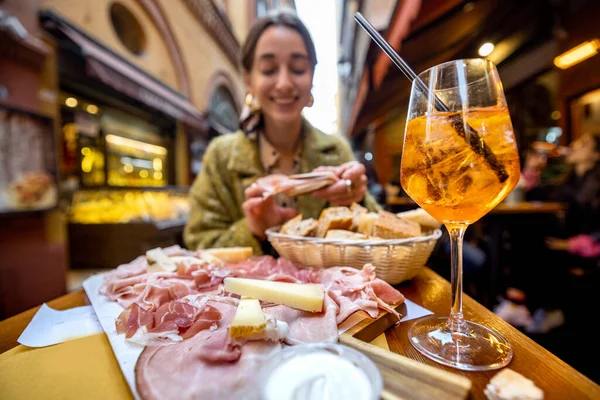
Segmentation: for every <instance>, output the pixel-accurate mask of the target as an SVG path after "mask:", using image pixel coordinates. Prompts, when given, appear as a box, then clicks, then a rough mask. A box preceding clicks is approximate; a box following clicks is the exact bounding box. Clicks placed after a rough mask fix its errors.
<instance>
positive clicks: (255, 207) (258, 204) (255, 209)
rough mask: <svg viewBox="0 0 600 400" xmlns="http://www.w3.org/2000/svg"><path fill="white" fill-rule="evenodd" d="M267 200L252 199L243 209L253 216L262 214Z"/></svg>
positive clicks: (247, 201)
mask: <svg viewBox="0 0 600 400" xmlns="http://www.w3.org/2000/svg"><path fill="white" fill-rule="evenodd" d="M264 204H265V200H264V199H263V198H262V197H252V198H249V199H248V200H246V201H245V202H244V203H243V204H242V209H243V210H244V211H246V212H248V213H251V214H253V215H257V214H260V212H261V211H262V209H263V208H264Z"/></svg>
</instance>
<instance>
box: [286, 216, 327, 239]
mask: <svg viewBox="0 0 600 400" xmlns="http://www.w3.org/2000/svg"><path fill="white" fill-rule="evenodd" d="M317 226H318V223H317V221H316V220H315V219H314V218H308V219H304V220H303V219H302V214H298V215H296V216H295V217H294V218H292V219H290V220H289V221H287V222H286V223H285V224H283V226H282V227H281V229H280V230H279V233H283V234H284V235H290V236H312V235H313V234H314V233H315V230H316V229H317Z"/></svg>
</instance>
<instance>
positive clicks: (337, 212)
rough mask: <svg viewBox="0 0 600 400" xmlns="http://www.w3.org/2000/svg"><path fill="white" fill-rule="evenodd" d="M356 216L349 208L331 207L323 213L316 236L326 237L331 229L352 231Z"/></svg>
mask: <svg viewBox="0 0 600 400" xmlns="http://www.w3.org/2000/svg"><path fill="white" fill-rule="evenodd" d="M353 219H354V216H353V215H352V211H350V209H349V208H348V207H329V208H326V209H324V210H323V211H321V215H320V216H319V221H318V222H319V226H318V227H317V232H316V234H315V236H317V237H325V235H326V234H327V231H328V230H330V229H346V230H351V229H352V221H353Z"/></svg>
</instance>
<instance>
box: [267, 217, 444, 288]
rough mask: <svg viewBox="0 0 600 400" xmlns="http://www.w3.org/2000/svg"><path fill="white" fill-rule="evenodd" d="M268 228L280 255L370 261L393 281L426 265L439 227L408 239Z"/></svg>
mask: <svg viewBox="0 0 600 400" xmlns="http://www.w3.org/2000/svg"><path fill="white" fill-rule="evenodd" d="M279 228H280V227H274V228H271V229H269V230H267V232H266V233H267V238H268V239H269V241H270V242H271V244H272V245H273V247H274V248H275V250H277V252H278V253H279V255H280V256H281V257H284V258H287V259H288V260H290V261H292V262H294V263H297V264H302V265H305V266H309V267H322V268H329V267H340V266H348V267H354V268H358V269H362V267H363V265H365V264H367V263H371V264H373V265H374V266H375V268H376V269H375V273H376V274H377V277H378V278H380V279H383V280H384V281H386V282H388V283H389V284H392V285H395V284H398V283H400V282H403V281H406V280H409V279H412V278H413V277H414V276H415V275H416V274H417V273H418V272H419V270H420V269H421V268H422V267H423V266H424V265H425V263H426V262H427V260H428V259H429V256H430V255H431V252H432V251H433V248H434V247H435V244H436V242H437V240H438V239H439V238H440V236H441V235H442V232H441V231H440V230H439V229H436V230H434V231H431V232H427V233H426V234H424V235H421V236H417V237H414V238H408V239H389V240H383V239H369V240H348V239H324V238H316V237H301V236H290V235H285V234H282V233H279Z"/></svg>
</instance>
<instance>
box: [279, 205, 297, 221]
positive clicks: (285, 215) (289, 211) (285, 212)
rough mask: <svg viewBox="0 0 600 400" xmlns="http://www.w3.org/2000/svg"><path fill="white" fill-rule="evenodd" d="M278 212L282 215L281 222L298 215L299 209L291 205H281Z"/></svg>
mask: <svg viewBox="0 0 600 400" xmlns="http://www.w3.org/2000/svg"><path fill="white" fill-rule="evenodd" d="M278 214H279V216H280V217H281V221H280V222H279V223H280V224H281V223H284V222H285V221H287V220H289V219H290V218H294V217H295V216H296V215H298V211H296V209H294V208H290V207H279V210H278Z"/></svg>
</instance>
